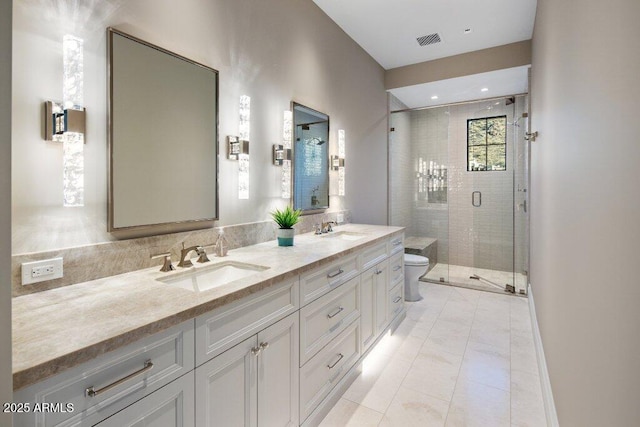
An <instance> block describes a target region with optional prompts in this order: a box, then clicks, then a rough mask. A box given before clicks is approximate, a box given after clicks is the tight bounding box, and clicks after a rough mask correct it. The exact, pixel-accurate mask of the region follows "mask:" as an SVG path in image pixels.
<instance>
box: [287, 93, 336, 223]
mask: <svg viewBox="0 0 640 427" xmlns="http://www.w3.org/2000/svg"><path fill="white" fill-rule="evenodd" d="M293 127H294V129H293V207H294V209H301V210H303V211H316V210H322V209H327V208H328V207H329V116H327V115H326V114H324V113H320V112H318V111H315V110H313V109H311V108H309V107H305V106H304V105H300V104H297V103H295V102H294V103H293Z"/></svg>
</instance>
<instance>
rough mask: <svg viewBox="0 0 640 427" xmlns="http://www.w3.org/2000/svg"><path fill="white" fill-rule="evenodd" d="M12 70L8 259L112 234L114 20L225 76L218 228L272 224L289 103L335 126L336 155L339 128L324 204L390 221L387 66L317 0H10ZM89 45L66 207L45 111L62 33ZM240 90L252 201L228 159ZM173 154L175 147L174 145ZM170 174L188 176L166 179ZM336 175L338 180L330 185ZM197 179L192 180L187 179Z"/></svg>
mask: <svg viewBox="0 0 640 427" xmlns="http://www.w3.org/2000/svg"><path fill="white" fill-rule="evenodd" d="M13 17H14V40H13V44H14V49H15V52H16V54H15V55H14V59H13V67H14V70H15V76H16V78H15V79H14V80H13V90H14V95H15V96H14V101H13V110H14V121H13V150H14V154H13V164H14V171H13V180H12V185H13V200H12V202H13V209H14V223H13V253H14V254H19V253H26V252H39V251H44V250H50V249H58V248H61V247H74V246H79V245H85V244H95V243H99V242H104V241H108V240H112V239H113V237H112V236H111V235H109V234H108V233H106V198H107V197H106V176H107V174H106V164H107V161H106V153H107V149H106V119H105V117H106V101H107V100H106V31H105V29H106V27H107V26H110V25H111V26H115V27H116V28H118V29H121V30H123V31H125V32H128V33H131V34H133V35H135V36H138V37H140V38H142V39H144V40H147V41H149V42H151V43H154V44H157V45H159V46H162V47H164V48H167V49H170V50H173V51H175V52H177V53H179V54H182V55H184V56H186V57H189V58H192V59H194V60H196V61H199V62H201V63H204V64H206V65H209V66H211V67H213V68H216V69H217V70H219V72H220V115H219V121H220V125H219V130H220V142H221V148H220V185H219V188H220V221H219V222H218V223H217V225H230V224H240V223H250V222H255V221H264V220H268V219H269V215H268V212H269V211H271V210H272V209H273V208H274V207H283V206H284V205H285V203H286V201H285V200H283V199H282V198H281V191H280V190H281V171H282V169H281V168H280V167H275V166H273V165H272V164H271V150H272V145H273V144H275V143H280V142H281V140H282V122H283V111H284V110H287V109H290V102H291V101H292V100H295V101H297V102H299V103H302V104H304V105H307V106H309V107H311V108H314V109H316V110H319V111H322V112H324V113H327V114H328V115H329V116H330V118H331V129H330V141H329V144H330V147H329V148H330V154H334V153H336V152H337V131H338V129H344V130H345V133H346V196H344V197H343V196H338V195H337V189H335V190H334V189H332V191H331V194H332V196H331V198H330V203H331V210H332V211H334V210H336V211H337V210H342V209H351V211H352V215H353V216H352V219H353V221H358V222H371V223H379V224H380V223H386V199H385V197H384V195H385V194H386V188H387V176H386V164H387V160H386V158H387V156H386V140H387V135H386V120H387V118H386V110H387V96H386V93H385V91H384V70H383V69H382V67H380V65H378V64H377V63H376V62H375V61H374V60H373V59H372V58H371V57H370V56H369V55H368V54H367V53H366V52H364V51H363V50H362V49H361V48H360V46H358V45H357V44H356V43H355V42H354V41H353V40H351V39H350V38H349V37H348V36H347V35H346V34H345V33H344V32H343V31H342V30H341V29H340V28H339V27H338V26H337V25H336V24H335V23H334V22H333V21H331V20H330V19H329V18H328V17H327V16H326V15H325V14H324V13H323V12H322V11H321V10H320V9H319V8H318V7H317V6H316V5H315V4H314V3H313V2H312V1H310V0H305V1H298V0H273V1H269V2H265V1H260V0H239V1H227V0H193V1H189V2H182V3H180V5H179V7H177V6H176V2H173V1H169V0H155V1H152V0H132V1H127V2H80V3H78V4H77V5H76V3H74V8H69V9H67V8H65V7H62V6H61V7H58V4H57V2H45V3H42V2H33V1H30V0H17V1H16V4H15V7H14V13H13ZM66 33H71V34H75V35H77V36H78V37H81V38H83V39H84V77H85V83H84V92H85V94H84V99H85V104H86V107H87V127H88V130H87V138H86V141H87V144H86V145H85V147H84V149H85V202H86V204H85V206H84V207H82V208H73V209H68V208H62V206H61V205H62V159H61V151H62V150H61V146H60V145H59V144H56V143H46V142H44V141H43V140H42V137H41V134H40V133H41V103H42V102H43V101H45V100H48V99H52V100H59V99H61V98H62V81H61V79H62V49H61V44H62V36H63V35H64V34H66ZM241 95H249V96H251V166H250V177H251V178H250V180H251V182H250V198H249V200H239V199H238V190H237V185H238V163H237V161H231V160H227V159H226V147H225V146H224V144H223V143H224V141H225V137H226V136H227V135H237V134H238V121H239V120H238V108H239V97H240V96H241ZM179 149H180V148H179V147H176V150H177V151H179ZM166 173H167V177H168V178H170V177H171V175H172V174H179V173H186V171H179V170H174V171H166ZM335 177H337V172H332V180H335ZM194 179H196V178H194Z"/></svg>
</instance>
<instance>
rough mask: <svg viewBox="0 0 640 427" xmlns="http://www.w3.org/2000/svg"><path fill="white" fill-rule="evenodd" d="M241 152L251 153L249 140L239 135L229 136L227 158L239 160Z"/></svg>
mask: <svg viewBox="0 0 640 427" xmlns="http://www.w3.org/2000/svg"><path fill="white" fill-rule="evenodd" d="M241 154H247V155H248V154H249V141H247V140H244V139H240V137H238V136H232V135H229V136H227V158H228V159H229V160H238V159H239V158H240V155H241Z"/></svg>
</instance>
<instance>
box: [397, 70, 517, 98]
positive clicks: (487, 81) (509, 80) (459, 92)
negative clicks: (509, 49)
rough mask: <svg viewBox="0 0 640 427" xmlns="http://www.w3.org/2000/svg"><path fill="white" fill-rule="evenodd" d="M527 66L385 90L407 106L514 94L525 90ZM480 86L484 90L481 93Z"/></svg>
mask: <svg viewBox="0 0 640 427" xmlns="http://www.w3.org/2000/svg"><path fill="white" fill-rule="evenodd" d="M528 68H529V67H528V66H524V67H515V68H508V69H506V70H498V71H492V72H490V73H481V74H474V75H471V76H464V77H457V78H454V79H447V80H440V81H437V82H430V83H424V84H419V85H415V86H406V87H401V88H397V89H391V90H389V92H391V93H392V94H394V95H395V96H396V97H397V98H398V99H399V100H400V101H402V102H403V103H404V104H405V105H406V106H407V107H409V108H419V107H430V106H433V105H444V104H451V103H454V102H462V101H471V100H475V99H484V98H493V97H498V96H507V95H517V94H520V93H526V92H528V88H527V86H528V83H527V82H528V78H527V70H528ZM483 88H486V89H488V90H487V91H484V92H483V91H482V89H483ZM432 96H437V97H438V99H435V100H434V99H431V97H432Z"/></svg>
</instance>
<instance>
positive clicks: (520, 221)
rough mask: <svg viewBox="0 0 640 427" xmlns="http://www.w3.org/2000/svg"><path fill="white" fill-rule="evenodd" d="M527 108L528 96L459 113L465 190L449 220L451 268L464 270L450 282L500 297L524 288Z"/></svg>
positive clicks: (474, 105)
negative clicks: (505, 293)
mask: <svg viewBox="0 0 640 427" xmlns="http://www.w3.org/2000/svg"><path fill="white" fill-rule="evenodd" d="M524 105H525V98H524V97H510V98H505V99H503V100H498V101H496V100H492V101H486V102H481V103H474V104H468V105H465V106H463V107H461V111H459V113H460V114H462V115H463V117H461V118H459V122H460V123H461V129H460V131H461V132H462V131H463V129H462V126H464V132H463V135H459V136H462V138H459V140H458V144H457V146H463V147H464V148H465V153H463V154H462V156H464V157H465V159H466V162H465V170H464V171H461V173H462V174H464V176H465V178H463V179H462V181H463V185H462V188H463V189H464V190H463V194H462V195H461V197H458V200H457V202H458V204H461V206H459V209H458V210H457V212H458V214H457V215H456V214H455V213H452V215H451V217H450V226H451V228H452V229H451V233H450V234H451V236H452V241H453V240H455V241H456V242H457V245H456V247H453V245H452V253H451V254H450V256H451V258H452V263H451V264H452V265H459V266H461V267H460V268H458V269H456V273H459V274H456V273H454V268H453V267H451V269H450V279H451V281H452V282H458V283H463V284H464V283H466V284H469V285H470V286H472V287H478V288H480V289H485V290H491V291H497V292H505V291H506V292H510V293H520V290H523V292H524V289H526V286H524V285H523V282H526V280H524V281H523V280H522V276H523V275H522V271H523V270H524V267H523V266H524V265H525V264H526V259H525V255H526V254H527V253H528V252H527V248H528V244H527V243H526V242H525V239H524V232H525V227H526V224H528V221H527V218H526V212H525V211H526V209H527V207H526V202H525V201H523V195H526V184H525V181H526V180H525V177H526V168H525V163H526V156H525V151H524V129H525V124H524V122H525V121H524V120H522V113H523V109H524ZM465 118H466V120H465ZM518 118H520V119H518ZM461 139H464V144H460V142H461V141H460V140H461ZM518 190H520V191H519V192H518ZM464 193H466V194H464ZM465 196H466V197H465ZM465 198H466V200H465ZM452 212H454V211H453V207H452Z"/></svg>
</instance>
